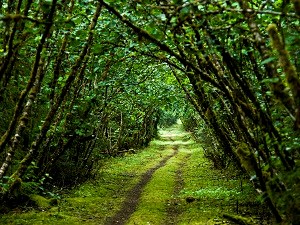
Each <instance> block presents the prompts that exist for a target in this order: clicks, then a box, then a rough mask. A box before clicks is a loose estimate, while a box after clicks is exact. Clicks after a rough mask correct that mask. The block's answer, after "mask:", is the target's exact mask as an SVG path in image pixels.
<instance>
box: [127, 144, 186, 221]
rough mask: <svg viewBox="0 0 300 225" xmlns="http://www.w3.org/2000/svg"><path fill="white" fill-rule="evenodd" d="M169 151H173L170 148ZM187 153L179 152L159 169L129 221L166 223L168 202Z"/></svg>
mask: <svg viewBox="0 0 300 225" xmlns="http://www.w3.org/2000/svg"><path fill="white" fill-rule="evenodd" d="M169 151H170V152H171V151H173V150H171V149H169ZM185 156H186V154H185V153H179V154H177V155H176V156H174V157H173V158H171V159H170V160H169V161H168V162H167V164H166V165H165V166H164V167H162V168H160V169H158V170H157V171H156V172H155V173H154V174H153V177H152V180H151V181H150V183H149V184H148V185H147V186H146V187H145V189H144V191H143V194H142V197H141V200H140V204H139V206H138V208H137V210H136V211H135V213H134V214H133V215H132V216H131V218H130V219H129V221H128V223H127V224H128V225H131V224H132V225H133V224H147V223H148V224H157V225H160V224H165V222H164V221H165V220H166V218H167V207H168V202H169V201H170V200H171V199H172V198H173V193H174V186H175V174H176V171H177V170H178V166H179V163H180V161H181V160H183V159H184V158H185Z"/></svg>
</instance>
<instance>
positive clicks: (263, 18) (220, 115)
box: [0, 0, 300, 224]
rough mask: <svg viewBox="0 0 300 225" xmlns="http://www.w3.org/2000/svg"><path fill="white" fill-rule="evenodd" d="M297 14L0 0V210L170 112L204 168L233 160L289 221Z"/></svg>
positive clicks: (258, 4)
mask: <svg viewBox="0 0 300 225" xmlns="http://www.w3.org/2000/svg"><path fill="white" fill-rule="evenodd" d="M299 5H300V2H299V0H293V1H285V0H276V1H275V0H274V1H273V0H268V1H259V0H258V1H254V0H249V1H241V0H239V1H218V0H214V1H206V0H200V1H199V0H194V1H193V0H191V1H184V0H163V1H150V0H146V1H138V0H136V1H135V0H132V1H128V2H127V1H126V2H125V1H112V0H110V1H100V0H99V1H96V0H83V1H75V0H61V1H57V0H53V1H47V0H40V1H36V2H35V1H34V2H33V1H31V0H27V1H23V0H19V1H0V21H1V28H0V33H1V37H0V40H1V44H2V46H1V49H0V54H1V55H0V57H1V58H0V60H1V68H0V79H1V80H0V81H1V90H0V97H1V106H0V107H1V110H0V114H1V117H2V118H3V119H2V120H1V122H0V124H1V125H0V129H1V130H0V132H1V136H2V137H1V141H0V154H1V155H0V159H1V163H2V166H1V169H0V178H1V182H0V184H1V188H2V189H1V190H2V191H1V192H2V199H4V200H5V199H9V197H11V196H12V195H13V194H14V193H16V190H20V187H22V185H23V186H24V183H25V184H26V181H27V182H30V181H32V180H33V179H34V180H36V179H41V178H42V177H43V176H45V174H50V176H52V177H53V178H55V179H53V183H58V184H60V185H61V184H63V183H65V182H67V183H69V182H71V181H74V180H75V181H76V179H81V178H82V177H85V176H86V175H87V174H89V172H90V171H91V168H92V165H93V163H94V162H95V160H99V159H100V158H101V157H103V155H114V154H117V153H119V152H122V151H128V150H130V149H133V148H138V147H140V146H145V145H147V144H148V143H149V141H150V140H151V138H153V137H154V136H155V135H156V132H157V127H158V124H159V118H162V120H161V121H162V122H161V125H162V126H165V125H169V124H170V123H172V122H174V121H175V119H176V116H177V115H180V116H181V118H182V121H183V124H184V126H185V127H186V128H187V129H189V130H190V131H193V132H194V134H195V136H196V137H197V138H199V139H200V140H201V141H202V142H203V144H204V145H205V147H206V146H207V147H206V148H205V149H206V151H207V152H206V154H207V156H208V157H209V158H211V159H212V160H213V161H214V163H215V165H216V166H217V167H219V168H226V167H227V166H228V164H229V162H230V161H234V162H235V164H237V165H239V166H240V167H242V168H243V169H244V171H246V173H247V174H248V175H249V177H250V178H251V180H252V181H253V184H254V186H255V187H256V189H257V190H258V191H259V192H260V193H261V195H262V198H263V199H264V201H265V202H266V203H267V204H268V206H269V207H270V209H271V211H272V213H273V215H274V216H275V217H276V219H277V221H278V222H280V221H282V220H285V221H291V222H294V224H296V221H299V220H300V218H299V215H300V200H299V199H300V196H299V191H297V190H299V157H300V156H299V147H300V141H299V129H300V80H299V72H298V71H299V70H300V64H299V57H300V52H299V49H300V48H299V45H300V39H299V38H300V34H299V33H300V29H299V19H300V16H299V14H300V7H299ZM175 81H176V82H175ZM178 87H180V89H179V88H178ZM187 101H188V102H189V105H188V104H187ZM174 109H175V112H174ZM201 137H203V138H201ZM209 143H210V144H209ZM21 189H22V188H21Z"/></svg>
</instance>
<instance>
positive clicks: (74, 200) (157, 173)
mask: <svg viewBox="0 0 300 225" xmlns="http://www.w3.org/2000/svg"><path fill="white" fill-rule="evenodd" d="M160 134H161V135H160V136H161V137H160V139H158V140H154V141H152V142H151V144H150V146H149V147H147V148H145V149H143V150H139V151H138V152H136V153H134V154H133V153H127V154H125V155H123V156H120V157H115V158H109V159H104V160H101V164H99V165H97V170H96V177H95V179H93V180H91V181H88V182H86V183H84V184H82V185H80V186H78V187H77V188H74V189H73V190H71V191H70V192H69V193H68V194H64V195H62V196H61V198H60V200H59V201H58V204H57V205H55V206H49V205H47V204H44V206H43V204H41V206H40V207H39V208H31V209H27V210H25V211H23V210H20V209H19V210H17V209H16V210H14V211H12V212H10V213H8V214H4V215H1V216H0V217H1V218H0V224H30V225H34V224H43V225H47V224H53V225H59V224H74V225H76V224H82V225H84V224H91V225H92V224H97V225H99V224H100V225H101V224H103V225H115V224H120V225H135V224H136V225H144V224H145V225H148V224H151V225H171V224H178V225H184V224H192V225H196V224H207V225H210V224H211V225H217V224H234V223H233V222H230V221H228V220H226V219H224V218H223V214H234V215H236V214H238V215H242V216H245V217H250V216H251V217H252V219H253V224H271V223H270V221H268V218H267V216H266V215H268V213H267V209H266V207H261V206H260V204H259V201H258V199H257V196H256V194H255V192H254V190H253V189H252V186H251V184H249V183H248V182H247V181H246V180H244V179H243V178H242V177H241V176H238V175H237V174H236V173H235V172H233V171H231V172H228V171H227V172H225V171H222V170H216V169H214V168H213V166H212V163H211V162H209V161H208V160H207V159H206V158H205V157H204V155H203V150H202V148H201V147H200V146H199V145H198V144H196V143H195V142H194V141H193V140H192V139H191V138H190V135H189V134H188V133H186V132H183V131H182V130H180V127H179V126H174V127H172V128H169V129H165V130H163V131H161V132H160Z"/></svg>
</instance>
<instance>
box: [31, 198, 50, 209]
mask: <svg viewBox="0 0 300 225" xmlns="http://www.w3.org/2000/svg"><path fill="white" fill-rule="evenodd" d="M30 200H31V201H32V202H34V204H35V205H36V206H37V207H39V208H41V209H47V208H51V206H52V205H53V204H52V203H51V202H52V201H51V200H49V199H46V198H44V197H43V196H40V195H30Z"/></svg>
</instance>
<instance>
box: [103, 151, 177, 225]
mask: <svg viewBox="0 0 300 225" xmlns="http://www.w3.org/2000/svg"><path fill="white" fill-rule="evenodd" d="M173 149H174V152H173V153H172V154H171V155H169V156H167V157H165V158H164V159H163V160H162V161H160V163H159V164H158V165H156V166H155V167H154V168H151V169H149V170H148V171H147V172H146V173H145V174H143V175H142V177H141V180H140V181H139V182H138V183H137V184H136V185H135V186H134V187H133V188H132V190H131V191H130V192H129V193H128V196H127V198H126V200H125V201H124V203H123V206H122V208H121V209H120V210H119V211H118V212H117V213H116V214H115V215H114V216H113V217H112V218H108V219H107V221H106V223H105V224H106V225H113V224H119V225H123V224H125V223H126V221H127V220H128V219H129V218H130V216H131V215H132V214H133V212H134V211H135V210H136V207H137V205H138V203H139V199H140V197H141V193H142V191H143V188H144V187H145V186H146V185H147V183H148V182H149V181H150V179H151V177H152V175H153V173H154V172H155V171H156V170H158V169H159V168H161V167H163V166H164V165H165V164H166V163H167V161H168V160H169V159H170V158H172V157H173V156H175V155H176V154H177V153H178V147H177V146H174V147H173Z"/></svg>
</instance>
